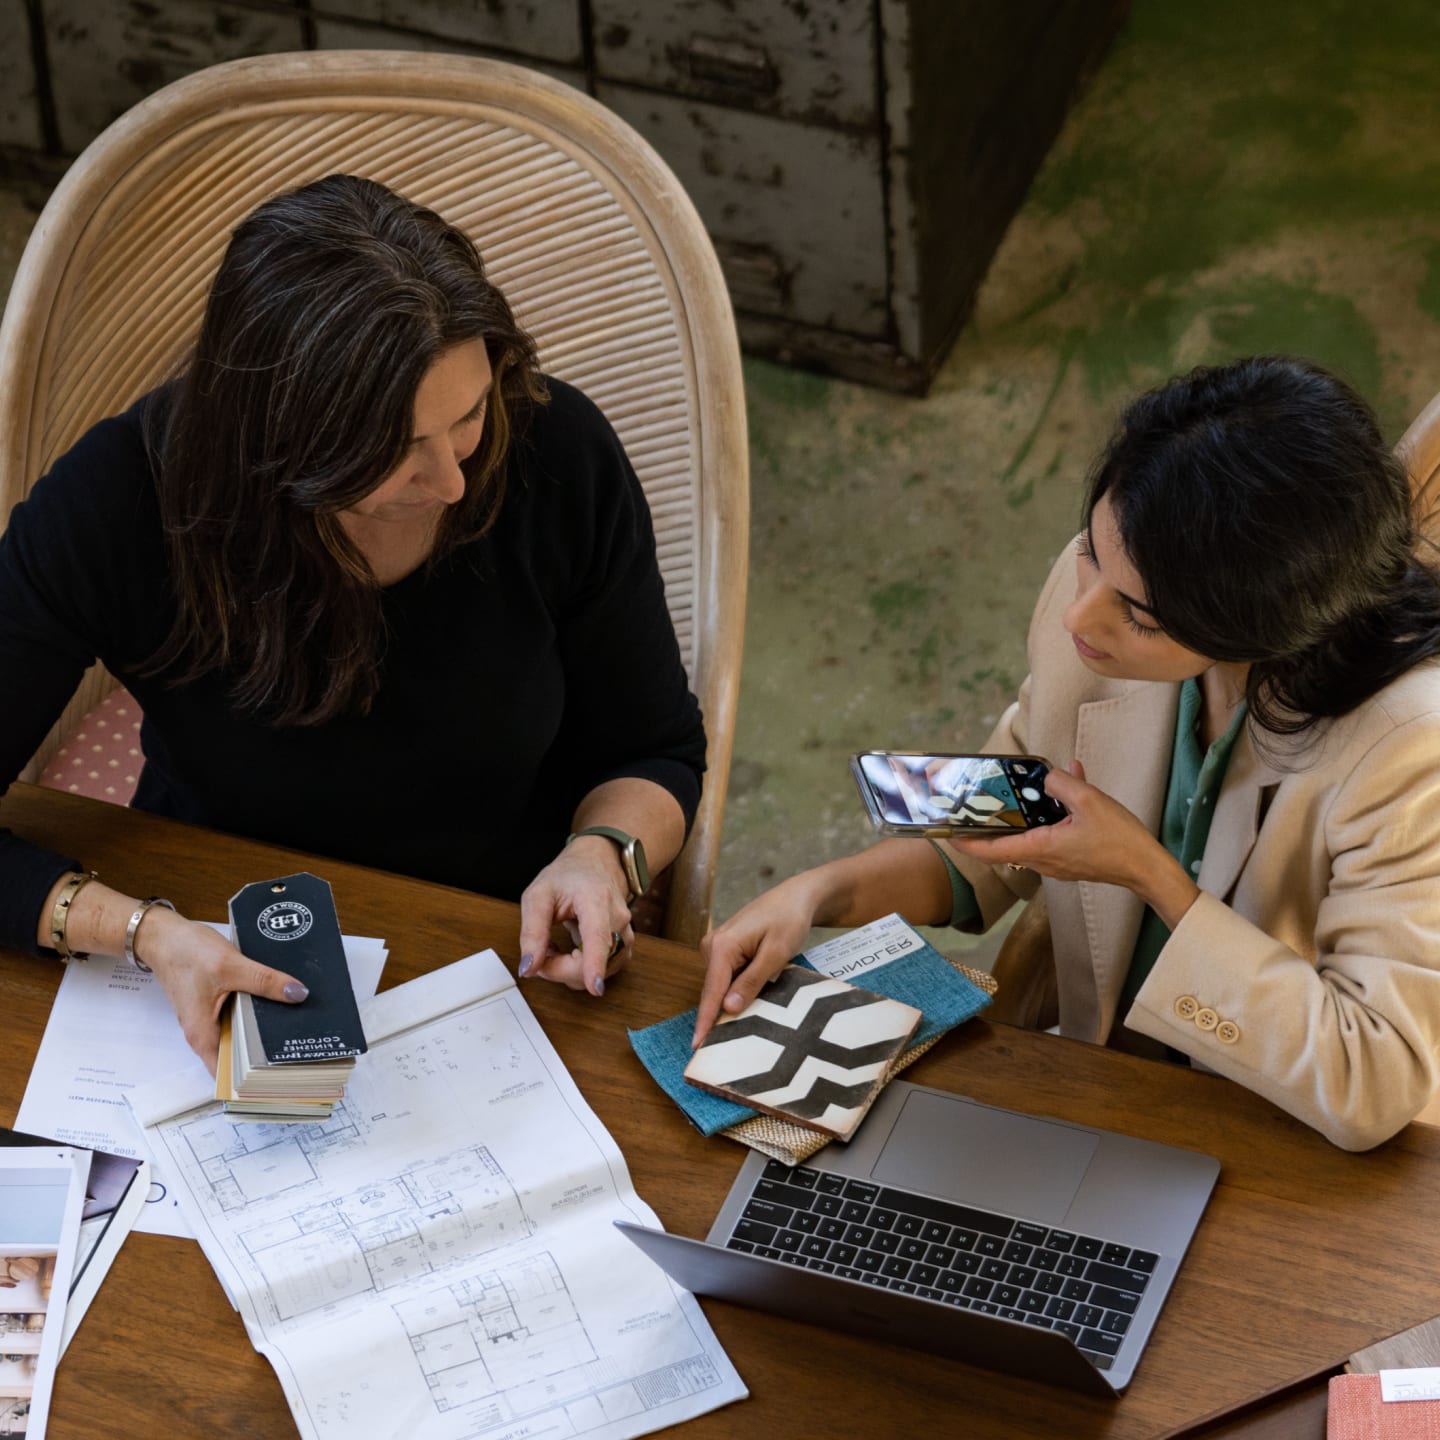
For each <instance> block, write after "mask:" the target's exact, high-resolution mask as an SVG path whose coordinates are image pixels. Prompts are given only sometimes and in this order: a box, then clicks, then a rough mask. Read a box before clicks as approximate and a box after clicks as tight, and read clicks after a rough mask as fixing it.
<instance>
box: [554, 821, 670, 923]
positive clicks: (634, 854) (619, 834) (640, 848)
mask: <svg viewBox="0 0 1440 1440" xmlns="http://www.w3.org/2000/svg"><path fill="white" fill-rule="evenodd" d="M582 835H603V836H604V837H605V838H606V839H607V840H613V841H614V842H615V844H616V845H618V846H619V847H620V864H621V866H622V867H623V868H624V871H625V882H626V884H628V885H629V887H630V894H629V895H628V896H627V897H626V904H630V903H631V902H633V901H635V900H638V899H639V898H640V897H641V896H642V895H643V894H644V893H645V892H646V891H647V890H648V889H649V888H650V867H649V865H647V864H646V863H645V847H644V845H642V844H641V843H640V840H639V838H638V837H637V836H634V835H629V834H627V833H626V832H625V831H624V830H619V829H617V828H616V827H615V826H614V825H587V826H586V827H585V828H584V829H583V830H577V831H576V832H575V833H574V834H573V835H569V836H567V837H566V839H565V843H566V844H567V845H568V844H569V843H570V842H571V841H572V840H578V839H579V838H580V837H581V836H582Z"/></svg>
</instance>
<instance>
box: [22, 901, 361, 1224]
mask: <svg viewBox="0 0 1440 1440" xmlns="http://www.w3.org/2000/svg"><path fill="white" fill-rule="evenodd" d="M211 928H212V929H214V930H218V931H219V932H220V934H222V935H228V934H229V933H230V928H229V926H228V925H223V924H221V925H212V927H211ZM344 944H345V958H346V960H347V961H349V963H350V975H351V978H352V979H353V980H354V982H355V998H356V999H357V1000H361V1001H363V1000H367V999H369V998H370V996H372V995H373V994H374V993H375V987H376V986H377V985H378V984H379V983H380V972H381V970H382V968H383V967H384V964H385V956H386V954H387V951H386V948H385V942H384V941H383V940H368V939H356V938H352V937H351V936H348V935H347V936H345V937H344ZM172 1075H173V1076H175V1077H183V1078H177V1079H176V1080H175V1083H176V1084H177V1085H180V1086H181V1087H182V1089H188V1088H189V1087H190V1086H191V1085H193V1084H194V1083H196V1082H197V1081H199V1082H202V1083H204V1084H206V1085H208V1086H210V1087H211V1088H212V1089H213V1087H214V1084H215V1082H214V1081H213V1080H211V1079H210V1077H209V1075H208V1074H207V1073H206V1070H205V1066H204V1065H203V1064H201V1062H200V1060H199V1058H198V1057H197V1056H196V1055H195V1053H194V1051H192V1050H191V1049H190V1047H189V1045H187V1044H186V1043H185V1036H184V1034H183V1033H182V1032H181V1029H180V1022H179V1021H178V1020H177V1019H176V1018H175V1012H174V1011H173V1010H172V1009H171V1008H170V1001H169V999H168V998H167V997H166V994H165V991H164V990H163V989H162V988H161V986H160V982H159V981H158V980H156V979H155V977H154V976H153V975H146V974H145V973H143V972H142V971H140V970H136V969H135V968H134V967H133V966H132V965H131V964H130V963H129V962H128V961H126V960H125V959H123V958H120V957H116V958H111V957H108V956H105V957H102V956H99V955H97V956H96V957H95V958H94V959H93V960H87V961H85V962H84V963H83V964H76V965H67V966H66V967H65V974H64V976H63V977H62V979H61V981H60V989H59V991H58V993H57V994H56V996H55V1003H54V1005H53V1006H51V1009H50V1018H49V1020H48V1021H47V1022H46V1024H45V1034H44V1036H43V1038H42V1039H41V1041H40V1051H39V1053H38V1054H37V1055H36V1057H35V1065H34V1068H33V1069H32V1070H31V1071H30V1080H29V1082H28V1083H27V1084H26V1086H25V1098H24V1099H23V1100H22V1101H21V1102H20V1113H19V1115H18V1116H17V1117H16V1120H15V1128H16V1129H17V1130H28V1131H30V1132H31V1133H32V1134H35V1135H48V1136H50V1137H51V1138H52V1139H55V1140H59V1141H62V1142H64V1143H65V1144H67V1145H81V1146H84V1147H85V1148H86V1149H87V1150H108V1151H110V1152H111V1153H112V1154H115V1155H128V1156H130V1157H131V1158H132V1159H143V1158H144V1157H145V1147H144V1142H143V1141H142V1140H141V1138H140V1131H139V1129H138V1128H137V1127H136V1125H135V1122H134V1120H133V1119H132V1118H131V1115H130V1112H129V1110H128V1109H127V1108H126V1105H125V1095H126V1093H127V1092H128V1091H129V1090H131V1089H133V1088H134V1087H135V1086H136V1085H138V1084H141V1083H145V1082H148V1081H150V1080H152V1079H154V1078H155V1077H156V1076H167V1077H168V1076H172ZM134 1228H135V1229H136V1230H145V1231H149V1232H150V1233H151V1234H156V1235H189V1234H191V1231H190V1229H189V1228H188V1226H187V1225H186V1223H185V1217H184V1216H183V1215H182V1214H181V1212H180V1208H179V1206H178V1205H177V1204H176V1201H175V1197H174V1196H173V1195H172V1194H171V1193H170V1183H169V1177H168V1176H167V1175H166V1174H165V1171H164V1165H163V1162H162V1163H161V1164H160V1165H159V1166H156V1167H155V1168H153V1169H152V1171H151V1174H150V1194H149V1197H148V1200H147V1203H146V1204H145V1207H144V1209H143V1210H142V1211H141V1214H140V1218H139V1219H138V1220H137V1221H136V1222H135V1226H134Z"/></svg>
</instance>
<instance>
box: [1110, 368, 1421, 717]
mask: <svg viewBox="0 0 1440 1440" xmlns="http://www.w3.org/2000/svg"><path fill="white" fill-rule="evenodd" d="M1103 496H1108V497H1109V500H1110V505H1111V508H1112V511H1113V513H1114V516H1115V520H1116V524H1117V526H1118V529H1119V537H1120V543H1121V546H1122V547H1123V549H1124V551H1125V553H1126V555H1127V557H1128V558H1129V560H1130V562H1131V563H1132V564H1133V565H1134V566H1135V569H1136V570H1137V571H1138V572H1139V574H1140V578H1141V580H1142V581H1143V582H1144V585H1145V599H1146V603H1147V604H1148V606H1149V607H1150V608H1151V609H1152V610H1153V611H1154V614H1155V618H1156V621H1157V622H1158V623H1159V624H1160V625H1161V626H1162V627H1163V628H1164V630H1165V631H1166V633H1167V634H1169V635H1170V636H1171V637H1172V638H1173V639H1175V640H1178V641H1179V642H1180V643H1181V644H1182V645H1185V646H1187V647H1188V648H1189V649H1191V650H1194V651H1197V652H1198V653H1199V654H1201V655H1204V656H1206V657H1208V658H1209V659H1212V660H1225V661H1243V662H1248V663H1249V666H1250V670H1249V678H1248V681H1247V685H1246V699H1247V700H1248V702H1249V709H1250V718H1251V722H1252V723H1253V724H1254V725H1256V726H1258V727H1259V728H1260V729H1261V730H1264V731H1268V732H1270V733H1271V734H1274V735H1293V734H1297V733H1299V732H1300V731H1302V730H1304V729H1306V728H1307V727H1308V726H1310V725H1311V724H1313V723H1314V722H1315V721H1316V720H1319V719H1323V718H1326V717H1331V716H1338V715H1344V714H1346V713H1347V712H1348V711H1350V710H1353V709H1354V708H1355V707H1356V706H1357V705H1359V704H1361V702H1363V701H1365V700H1367V699H1369V698H1370V696H1372V695H1374V694H1375V693H1376V692H1377V691H1378V690H1380V689H1381V688H1383V687H1384V686H1385V685H1387V684H1388V683H1389V682H1390V681H1391V680H1394V679H1396V678H1397V677H1398V676H1400V675H1402V674H1404V672H1405V671H1407V670H1408V669H1410V668H1411V667H1412V666H1413V665H1415V664H1417V663H1418V662H1420V661H1422V660H1425V659H1428V658H1430V657H1431V656H1433V655H1436V654H1440V580H1437V576H1436V574H1435V572H1434V570H1432V569H1431V568H1430V566H1429V565H1428V564H1427V563H1425V562H1424V561H1423V560H1422V559H1421V558H1420V555H1419V551H1418V546H1419V540H1418V536H1417V531H1416V525H1415V520H1414V516H1413V512H1412V501H1411V494H1410V485H1409V481H1408V479H1407V477H1406V474H1405V471H1404V468H1403V467H1402V466H1401V464H1400V463H1399V461H1398V460H1396V458H1395V456H1394V455H1393V454H1392V453H1391V451H1390V450H1389V448H1388V447H1387V446H1386V445H1385V442H1384V440H1383V438H1382V437H1381V434H1380V427H1379V425H1378V424H1377V423H1376V420H1375V416H1374V413H1373V412H1372V411H1371V409H1370V407H1369V406H1368V405H1367V404H1366V403H1365V402H1364V400H1362V399H1361V398H1360V396H1359V395H1357V394H1356V393H1355V391H1354V390H1352V389H1351V388H1350V386H1349V385H1347V384H1346V383H1345V382H1344V381H1343V380H1341V379H1339V378H1338V377H1336V376H1334V375H1332V374H1330V373H1329V372H1328V371H1326V370H1324V369H1322V368H1321V367H1320V366H1318V365H1314V364H1311V363H1310V362H1308V361H1305V360H1297V359H1294V358H1291V357H1289V356H1281V355H1258V356H1254V357H1252V358H1250V359H1246V360H1239V361H1236V362H1235V363H1234V364H1231V365H1223V366H1217V367H1214V368H1203V367H1202V368H1200V369H1197V370H1192V371H1191V372H1190V373H1189V374H1188V375H1183V376H1180V377H1178V378H1176V379H1174V380H1171V381H1170V382H1169V383H1168V384H1165V385H1162V386H1160V387H1159V388H1158V389H1156V390H1152V391H1150V392H1149V393H1148V394H1145V395H1142V396H1140V397H1139V398H1138V399H1137V400H1135V401H1133V402H1132V403H1131V404H1130V405H1129V407H1128V408H1127V409H1126V410H1125V412H1124V414H1123V415H1122V416H1121V418H1120V422H1119V424H1118V426H1117V428H1116V430H1115V433H1114V435H1113V436H1112V438H1111V440H1110V443H1109V445H1108V446H1107V448H1106V450H1105V451H1104V453H1103V454H1102V455H1101V457H1100V460H1099V462H1098V463H1097V465H1096V467H1095V469H1094V471H1093V472H1092V474H1091V477H1090V483H1089V487H1088V492H1087V495H1086V499H1085V525H1086V529H1087V530H1088V528H1089V524H1090V517H1091V515H1092V513H1093V511H1094V509H1095V506H1096V504H1097V503H1098V502H1099V500H1100V499H1101V498H1102V497H1103Z"/></svg>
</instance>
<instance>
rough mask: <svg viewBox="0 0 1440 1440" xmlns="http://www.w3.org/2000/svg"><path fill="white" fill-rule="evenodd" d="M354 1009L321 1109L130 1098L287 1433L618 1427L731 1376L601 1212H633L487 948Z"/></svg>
mask: <svg viewBox="0 0 1440 1440" xmlns="http://www.w3.org/2000/svg"><path fill="white" fill-rule="evenodd" d="M362 1015H363V1018H364V1022H365V1027H366V1035H367V1038H368V1040H369V1045H370V1048H369V1051H368V1052H367V1054H366V1055H364V1056H363V1057H362V1058H361V1061H360V1062H359V1063H358V1064H357V1065H356V1068H355V1072H354V1074H353V1075H352V1077H351V1079H350V1082H349V1084H348V1086H347V1090H346V1096H345V1100H344V1101H343V1103H342V1104H341V1105H340V1106H338V1107H337V1108H336V1111H335V1113H334V1114H333V1115H332V1116H331V1117H330V1119H329V1120H327V1121H324V1122H322V1123H318V1124H313V1125H311V1124H302V1125H277V1124H253V1123H249V1122H237V1121H234V1120H233V1119H228V1118H227V1117H226V1116H225V1115H224V1114H223V1113H222V1112H221V1111H220V1110H219V1108H218V1106H217V1104H216V1102H215V1101H214V1100H213V1099H211V1098H207V1097H206V1096H205V1094H204V1093H203V1092H200V1093H198V1094H196V1096H195V1097H194V1098H187V1097H185V1096H182V1097H179V1099H178V1100H177V1097H176V1096H175V1095H174V1094H164V1095H162V1094H161V1087H159V1086H158V1085H157V1087H156V1089H155V1093H154V1096H153V1098H147V1097H146V1095H145V1094H144V1093H143V1092H142V1094H141V1095H138V1096H136V1097H134V1098H133V1099H132V1105H133V1107H134V1108H135V1110H136V1113H137V1115H138V1116H140V1117H141V1119H142V1122H143V1123H144V1124H145V1127H146V1134H147V1137H148V1138H150V1139H151V1140H152V1142H153V1143H154V1145H155V1147H156V1148H157V1149H158V1150H159V1151H161V1152H162V1153H163V1154H164V1156H165V1158H166V1160H167V1162H168V1163H169V1164H171V1165H172V1166H173V1169H174V1172H175V1174H176V1175H177V1177H178V1178H177V1184H180V1185H181V1186H182V1203H183V1204H184V1205H185V1210H186V1216H187V1218H188V1219H189V1220H190V1222H191V1224H192V1225H193V1226H194V1229H195V1234H196V1237H197V1238H198V1239H199V1241H200V1243H201V1245H202V1246H203V1247H204V1249H205V1253H206V1256H207V1258H209V1260H210V1262H211V1264H212V1265H213V1266H214V1267H215V1269H216V1272H217V1273H218V1274H219V1275H220V1277H221V1280H222V1281H223V1283H224V1285H225V1288H226V1290H227V1291H228V1293H229V1294H230V1296H231V1298H232V1299H233V1301H234V1302H235V1305H236V1308H237V1309H238V1310H239V1311H240V1313H241V1315H242V1316H243V1317H244V1320H245V1325H246V1328H247V1330H248V1331H249V1334H250V1337H251V1339H252V1341H253V1342H254V1344H255V1347H256V1349H258V1350H259V1351H261V1353H262V1354H264V1355H266V1356H267V1358H269V1360H270V1362H271V1364H272V1365H273V1366H274V1367H275V1371H276V1374H277V1376H278V1377H279V1379H280V1383H281V1385H282V1386H283V1387H284V1390H285V1393H286V1397H287V1399H288V1400H289V1402H290V1407H291V1411H292V1413H293V1414H294V1416H295V1420H296V1423H297V1425H298V1426H299V1429H300V1433H301V1435H302V1437H304V1440H352V1437H353V1440H371V1437H374V1436H378V1435H405V1436H406V1437H407V1440H502V1437H503V1440H516V1437H519V1436H520V1435H522V1434H523V1435H524V1436H526V1437H529V1440H541V1437H543V1440H567V1437H572V1436H581V1435H584V1436H586V1437H588V1440H626V1437H628V1436H633V1435H638V1434H641V1433H643V1432H645V1431H648V1430H652V1429H655V1428H658V1427H661V1426H664V1425H669V1424H673V1423H678V1422H679V1421H680V1420H683V1419H685V1418H688V1417H689V1416H692V1415H696V1414H700V1413H702V1412H703V1411H705V1410H708V1409H711V1408H713V1407H714V1406H715V1405H717V1404H724V1403H725V1402H726V1401H728V1400H731V1399H735V1398H737V1397H738V1396H740V1395H743V1394H744V1386H743V1385H742V1384H741V1382H740V1380H739V1377H738V1376H737V1375H736V1374H735V1372H734V1369H733V1368H732V1367H731V1365H730V1363H729V1361H728V1360H727V1359H726V1357H725V1354H724V1352H723V1351H722V1350H721V1349H720V1347H719V1345H718V1343H717V1342H716V1340H715V1337H714V1335H713V1334H712V1333H711V1331H710V1329H709V1326H708V1325H707V1324H706V1322H705V1318H704V1316H703V1315H702V1314H701V1312H700V1310H699V1307H698V1306H697V1305H696V1303H695V1301H694V1298H693V1297H692V1296H689V1295H687V1294H686V1293H685V1292H684V1291H682V1290H679V1289H677V1288H676V1287H675V1286H673V1285H672V1284H671V1282H670V1281H669V1280H668V1278H667V1277H666V1276H665V1275H664V1273H663V1272H662V1271H661V1270H659V1268H658V1267H656V1266H654V1265H653V1264H652V1263H651V1262H650V1261H648V1260H647V1259H645V1257H644V1256H642V1255H640V1253H639V1252H638V1251H637V1250H636V1249H635V1248H634V1247H633V1246H632V1245H631V1244H630V1243H629V1241H628V1240H626V1239H625V1238H624V1237H623V1236H622V1235H621V1234H620V1232H619V1231H617V1230H616V1228H615V1225H614V1221H615V1220H618V1219H626V1220H636V1221H638V1222H639V1223H642V1224H644V1223H650V1224H653V1223H656V1222H655V1219H654V1216H653V1212H651V1211H650V1210H649V1207H647V1206H646V1205H645V1204H644V1202H643V1201H642V1200H640V1198H639V1197H638V1196H637V1195H636V1194H635V1192H634V1189H633V1186H632V1185H631V1183H630V1178H629V1174H628V1172H627V1170H626V1167H625V1162H624V1159H623V1157H622V1156H621V1155H620V1152H619V1151H618V1150H617V1149H616V1148H615V1143H614V1141H613V1140H612V1139H611V1138H610V1136H609V1135H608V1134H607V1133H606V1131H605V1129H604V1127H603V1126H602V1125H601V1124H600V1122H599V1121H598V1119H597V1118H596V1117H595V1115H594V1113H593V1112H592V1111H591V1110H590V1108H589V1106H588V1105H587V1104H586V1103H585V1100H584V1098H583V1097H582V1096H581V1094H580V1092H579V1091H578V1089H576V1087H575V1084H574V1081H573V1080H572V1079H571V1078H570V1076H569V1074H568V1073H567V1072H566V1070H565V1068H564V1066H563V1064H562V1063H561V1062H560V1059H559V1057H558V1056H557V1055H556V1054H555V1052H554V1050H553V1048H552V1047H551V1046H550V1043H549V1041H548V1040H547V1039H546V1037H545V1034H544V1032H543V1030H541V1028H540V1026H539V1025H538V1023H537V1022H536V1020H535V1017H534V1016H533V1014H532V1013H531V1012H530V1009H529V1007H528V1006H527V1005H526V1004H525V1001H524V1000H523V999H522V998H521V996H520V995H519V993H518V991H517V990H516V988H515V985H514V981H513V980H512V979H511V977H510V976H509V973H508V972H507V971H506V970H505V969H504V967H503V966H502V965H501V964H500V962H499V961H498V960H497V959H495V957H494V956H493V955H489V954H486V955H482V956H473V957H471V958H470V959H469V960H466V961H460V962H457V964H455V965H452V966H449V967H446V968H445V969H444V970H441V971H436V972H434V973H432V974H428V975H425V976H422V977H420V978H419V979H417V980H413V981H411V982H409V984H407V985H402V986H398V987H396V988H395V989H393V990H390V991H386V992H384V993H383V994H381V995H379V996H377V997H376V999H375V1000H374V1001H372V1002H370V1004H369V1005H368V1006H367V1007H365V1009H364V1010H363V1012H362ZM182 1102H183V1103H182ZM147 1106H149V1107H151V1108H149V1109H147V1108H146V1107H147Z"/></svg>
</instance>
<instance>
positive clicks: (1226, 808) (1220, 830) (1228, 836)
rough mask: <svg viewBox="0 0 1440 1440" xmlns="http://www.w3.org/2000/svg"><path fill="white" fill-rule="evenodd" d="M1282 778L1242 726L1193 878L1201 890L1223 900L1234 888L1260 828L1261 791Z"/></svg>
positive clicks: (1263, 791)
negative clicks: (1198, 871) (1257, 748)
mask: <svg viewBox="0 0 1440 1440" xmlns="http://www.w3.org/2000/svg"><path fill="white" fill-rule="evenodd" d="M1283 778H1284V777H1283V772H1282V771H1280V770H1278V769H1277V768H1276V767H1275V766H1274V765H1273V764H1272V763H1271V762H1270V761H1269V760H1267V759H1266V758H1265V757H1264V756H1263V755H1261V754H1260V752H1259V751H1258V750H1256V748H1255V745H1254V743H1253V742H1252V740H1251V738H1250V726H1249V725H1248V724H1246V725H1244V726H1242V727H1241V730H1240V734H1239V735H1238V736H1237V737H1236V739H1235V748H1234V749H1233V750H1232V751H1231V752H1230V763H1229V764H1228V765H1227V766H1226V767H1225V778H1224V780H1223V781H1221V783H1220V794H1219V796H1218V797H1217V798H1216V801H1215V815H1214V818H1213V819H1212V820H1211V821H1210V835H1209V838H1208V839H1207V840H1206V842H1205V856H1204V859H1203V860H1202V861H1201V862H1200V873H1199V875H1197V876H1196V877H1195V879H1196V883H1197V884H1198V885H1199V886H1200V888H1201V889H1202V890H1205V891H1208V892H1209V893H1210V894H1211V895H1216V896H1218V897H1219V898H1220V899H1221V900H1224V899H1226V898H1227V897H1228V896H1229V894H1230V892H1231V891H1232V890H1233V889H1234V888H1235V882H1236V881H1237V880H1238V879H1239V878H1240V871H1241V870H1242V869H1243V868H1244V866H1245V862H1246V860H1248V859H1249V858H1250V851H1251V850H1252V849H1254V846H1255V837H1256V836H1257V835H1258V834H1259V831H1260V802H1261V800H1262V799H1263V797H1264V794H1265V790H1266V788H1267V787H1268V786H1272V785H1278V784H1279V783H1280V781H1281V780H1282V779H1283Z"/></svg>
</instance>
